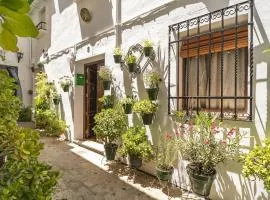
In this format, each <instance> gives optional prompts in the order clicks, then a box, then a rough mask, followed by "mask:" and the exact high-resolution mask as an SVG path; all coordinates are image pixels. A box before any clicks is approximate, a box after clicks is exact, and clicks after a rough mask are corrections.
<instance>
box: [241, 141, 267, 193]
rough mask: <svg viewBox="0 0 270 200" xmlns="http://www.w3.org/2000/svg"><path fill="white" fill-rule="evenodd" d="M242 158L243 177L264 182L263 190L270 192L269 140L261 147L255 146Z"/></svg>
mask: <svg viewBox="0 0 270 200" xmlns="http://www.w3.org/2000/svg"><path fill="white" fill-rule="evenodd" d="M243 158H244V165H243V173H244V175H245V176H246V177H250V176H253V177H256V178H259V179H260V180H262V181H263V182H264V187H265V189H266V190H268V191H270V178H269V177H270V167H269V166H270V140H269V139H268V140H265V144H264V145H263V146H259V145H257V146H256V147H255V148H254V149H252V150H251V151H250V152H249V153H248V154H246V155H244V156H243Z"/></svg>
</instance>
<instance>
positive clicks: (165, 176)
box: [156, 167, 173, 181]
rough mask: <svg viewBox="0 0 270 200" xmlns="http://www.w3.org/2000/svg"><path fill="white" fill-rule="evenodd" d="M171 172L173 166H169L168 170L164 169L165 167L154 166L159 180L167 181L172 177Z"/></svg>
mask: <svg viewBox="0 0 270 200" xmlns="http://www.w3.org/2000/svg"><path fill="white" fill-rule="evenodd" d="M172 174H173V168H171V169H170V170H165V169H160V168H158V167H156V175H157V177H158V179H159V180H162V181H169V180H171V178H172Z"/></svg>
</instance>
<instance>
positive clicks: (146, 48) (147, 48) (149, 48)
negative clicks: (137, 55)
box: [143, 47, 153, 57]
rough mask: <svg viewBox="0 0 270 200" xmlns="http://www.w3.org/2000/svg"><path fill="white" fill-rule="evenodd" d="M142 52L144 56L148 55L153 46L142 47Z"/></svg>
mask: <svg viewBox="0 0 270 200" xmlns="http://www.w3.org/2000/svg"><path fill="white" fill-rule="evenodd" d="M143 52H144V55H145V56H146V57H149V56H151V54H152V52H153V47H144V48H143Z"/></svg>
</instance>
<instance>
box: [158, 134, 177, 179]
mask: <svg viewBox="0 0 270 200" xmlns="http://www.w3.org/2000/svg"><path fill="white" fill-rule="evenodd" d="M177 156H178V149H177V139H176V137H175V135H173V134H170V133H166V134H165V135H163V136H161V137H160V139H159V144H158V148H157V158H156V159H157V160H156V163H157V166H156V175H157V177H158V179H159V180H163V181H169V180H170V179H171V177H172V173H173V166H174V162H175V161H176V159H177Z"/></svg>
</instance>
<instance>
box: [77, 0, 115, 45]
mask: <svg viewBox="0 0 270 200" xmlns="http://www.w3.org/2000/svg"><path fill="white" fill-rule="evenodd" d="M82 8H87V9H88V10H89V11H90V13H91V17H92V19H91V21H90V22H84V21H83V20H82V18H81V17H79V19H80V27H81V35H82V39H85V38H87V37H92V36H94V35H95V34H97V33H99V32H102V31H104V30H106V29H108V28H112V27H114V23H113V14H112V10H113V6H112V1H111V0H98V1H79V2H77V11H78V15H80V11H81V9H82ZM90 42H91V45H94V44H95V42H96V41H90Z"/></svg>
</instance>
